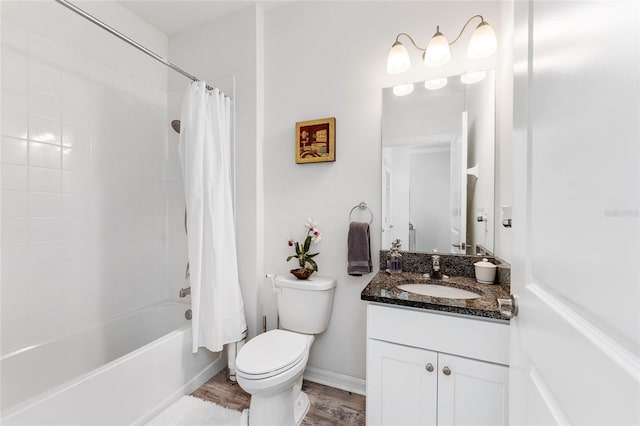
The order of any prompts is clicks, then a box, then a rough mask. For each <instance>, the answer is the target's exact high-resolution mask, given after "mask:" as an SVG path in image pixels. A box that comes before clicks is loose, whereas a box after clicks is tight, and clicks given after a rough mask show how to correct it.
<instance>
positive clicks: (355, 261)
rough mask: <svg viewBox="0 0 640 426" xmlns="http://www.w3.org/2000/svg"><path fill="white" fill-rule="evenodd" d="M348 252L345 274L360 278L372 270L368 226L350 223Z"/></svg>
mask: <svg viewBox="0 0 640 426" xmlns="http://www.w3.org/2000/svg"><path fill="white" fill-rule="evenodd" d="M347 240H348V248H349V252H348V254H347V261H348V266H347V272H348V274H349V275H354V276H357V277H359V276H361V275H362V274H368V273H370V272H371V270H372V265H371V245H370V243H369V224H368V223H363V222H351V223H350V224H349V235H348V237H347Z"/></svg>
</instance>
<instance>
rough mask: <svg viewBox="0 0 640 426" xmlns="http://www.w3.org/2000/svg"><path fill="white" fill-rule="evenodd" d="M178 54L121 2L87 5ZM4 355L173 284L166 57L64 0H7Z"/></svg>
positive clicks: (154, 296) (156, 295)
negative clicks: (116, 34) (151, 55)
mask: <svg viewBox="0 0 640 426" xmlns="http://www.w3.org/2000/svg"><path fill="white" fill-rule="evenodd" d="M85 6H86V7H87V9H88V10H90V12H91V13H94V14H95V15H96V16H98V17H99V18H102V19H105V20H109V21H116V22H118V27H119V28H120V29H121V30H122V31H124V32H126V33H127V34H129V35H130V36H132V37H134V38H135V39H137V40H139V41H140V42H141V43H143V44H145V45H147V46H149V47H151V48H152V49H154V50H156V51H158V52H159V53H160V54H166V51H167V39H166V37H165V36H163V35H162V34H161V33H159V32H158V31H156V30H154V29H153V28H151V27H149V26H148V25H147V24H145V23H144V22H142V21H141V20H139V19H138V18H136V17H135V16H134V15H132V14H131V13H129V12H128V11H126V10H125V9H123V8H122V7H120V6H119V5H117V4H116V3H112V2H105V3H100V4H96V3H82V7H85ZM1 47H2V51H1V55H2V58H1V59H2V92H1V95H2V113H1V116H2V119H1V123H0V124H1V126H0V132H1V133H2V141H1V160H2V165H1V168H2V181H1V187H2V211H1V227H2V255H1V262H0V263H1V268H2V271H1V273H2V309H1V311H2V314H1V315H2V333H1V334H2V341H1V345H2V353H6V352H9V351H11V350H14V349H18V348H20V347H24V346H26V345H31V344H37V343H40V342H42V341H44V340H48V339H53V338H55V337H58V336H61V335H64V334H69V333H72V332H74V331H77V330H78V329H81V328H85V327H87V326H89V325H91V324H92V323H95V322H99V321H102V320H104V319H106V318H108V317H111V316H113V315H115V314H118V313H121V312H124V311H127V310H130V309H134V308H136V307H139V306H144V305H148V304H150V303H153V302H155V301H158V300H162V299H165V298H166V296H167V277H166V271H165V270H164V269H163V268H158V265H163V264H164V263H165V261H166V246H165V236H166V235H165V231H166V228H165V221H166V203H165V197H166V190H165V182H164V179H163V173H164V168H165V165H166V134H165V130H164V129H165V126H166V100H165V99H166V98H165V91H166V79H167V76H166V69H165V68H164V67H162V66H158V65H157V64H156V63H155V62H153V61H151V60H150V59H148V58H146V57H144V56H143V55H141V54H140V53H139V52H137V51H135V50H134V49H132V48H131V47H129V46H126V45H125V44H124V43H122V42H121V41H120V40H116V39H114V38H113V37H112V36H110V35H108V34H106V33H105V32H104V31H103V30H100V29H98V28H97V27H95V26H93V25H91V24H88V23H87V22H85V21H84V20H83V19H82V18H80V17H79V16H77V15H75V14H74V13H72V12H70V11H68V10H67V9H65V8H63V7H61V6H60V5H57V4H56V3H54V2H2V46H1Z"/></svg>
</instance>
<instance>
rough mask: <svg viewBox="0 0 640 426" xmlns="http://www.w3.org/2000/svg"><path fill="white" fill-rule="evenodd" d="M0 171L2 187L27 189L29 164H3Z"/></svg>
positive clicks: (16, 189)
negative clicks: (0, 171)
mask: <svg viewBox="0 0 640 426" xmlns="http://www.w3.org/2000/svg"><path fill="white" fill-rule="evenodd" d="M0 168H1V169H2V173H0V175H1V178H0V187H1V188H2V189H3V190H6V191H26V190H27V166H20V165H17V164H3V165H2V167H0Z"/></svg>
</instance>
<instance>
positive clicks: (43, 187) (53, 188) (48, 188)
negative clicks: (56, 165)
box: [29, 167, 62, 192]
mask: <svg viewBox="0 0 640 426" xmlns="http://www.w3.org/2000/svg"><path fill="white" fill-rule="evenodd" d="M29 190H30V191H33V192H62V172H61V171H60V170H59V169H47V168H43V167H29Z"/></svg>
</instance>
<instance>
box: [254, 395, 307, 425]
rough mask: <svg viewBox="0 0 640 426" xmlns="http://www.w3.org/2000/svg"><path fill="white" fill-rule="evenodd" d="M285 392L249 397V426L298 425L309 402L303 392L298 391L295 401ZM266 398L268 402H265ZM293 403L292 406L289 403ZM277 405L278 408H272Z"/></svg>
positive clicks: (305, 412)
mask: <svg viewBox="0 0 640 426" xmlns="http://www.w3.org/2000/svg"><path fill="white" fill-rule="evenodd" d="M290 395H291V394H289V395H286V393H281V394H280V395H276V396H275V398H274V396H273V395H272V396H270V397H268V398H261V397H259V396H258V397H256V396H255V395H253V396H252V397H251V403H250V406H249V415H248V417H249V419H248V424H249V425H250V426H299V425H300V423H302V420H303V419H304V417H305V416H306V415H307V413H308V412H309V407H310V405H311V403H310V402H309V397H308V396H307V394H306V393H304V392H298V396H297V397H296V398H295V401H292V399H293V398H291V396H290ZM267 399H268V402H267ZM292 403H293V406H291V404H292ZM274 407H278V409H274Z"/></svg>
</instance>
